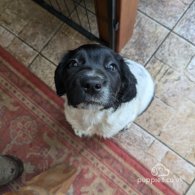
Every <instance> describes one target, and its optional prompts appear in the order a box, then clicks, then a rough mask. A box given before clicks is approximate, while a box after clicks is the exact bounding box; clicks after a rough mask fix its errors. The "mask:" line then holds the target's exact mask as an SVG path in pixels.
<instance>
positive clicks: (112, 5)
mask: <svg viewBox="0 0 195 195" xmlns="http://www.w3.org/2000/svg"><path fill="white" fill-rule="evenodd" d="M115 23H116V0H108V28H109V29H108V30H109V34H110V40H109V47H110V48H112V49H113V50H115V45H116V42H115V37H116V32H115Z"/></svg>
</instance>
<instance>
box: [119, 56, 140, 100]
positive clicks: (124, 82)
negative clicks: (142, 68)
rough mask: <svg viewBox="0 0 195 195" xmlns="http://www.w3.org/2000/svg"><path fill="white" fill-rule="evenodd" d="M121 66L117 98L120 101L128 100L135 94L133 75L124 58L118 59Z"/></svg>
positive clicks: (135, 81)
mask: <svg viewBox="0 0 195 195" xmlns="http://www.w3.org/2000/svg"><path fill="white" fill-rule="evenodd" d="M120 66H121V88H120V92H119V99H120V101H121V103H122V102H128V101H130V100H131V99H133V98H134V97H135V96H136V93H137V90H136V83H137V80H136V78H135V76H134V75H133V74H132V73H131V71H130V69H129V67H128V65H127V64H126V63H125V62H124V60H123V59H122V57H121V59H120Z"/></svg>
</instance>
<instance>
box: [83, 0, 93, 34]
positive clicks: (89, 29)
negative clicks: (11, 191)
mask: <svg viewBox="0 0 195 195" xmlns="http://www.w3.org/2000/svg"><path fill="white" fill-rule="evenodd" d="M83 2H84V7H85V13H86V16H87V21H88V24H89V31H90V32H92V31H91V25H90V21H89V16H88V12H87V6H86V2H85V0H83Z"/></svg>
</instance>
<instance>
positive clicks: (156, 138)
mask: <svg viewBox="0 0 195 195" xmlns="http://www.w3.org/2000/svg"><path fill="white" fill-rule="evenodd" d="M134 123H135V124H136V125H137V126H139V127H140V128H141V129H143V130H144V131H145V132H146V133H148V134H149V135H151V136H152V137H153V138H154V139H155V140H157V141H159V142H160V143H161V144H163V145H164V146H166V147H167V148H168V149H169V150H170V151H172V152H173V153H175V154H177V155H178V156H179V157H180V158H182V159H183V160H184V161H186V162H187V163H189V164H190V165H192V166H193V167H195V165H194V164H193V163H192V162H190V161H189V160H187V159H185V158H184V157H183V156H181V155H180V154H179V153H178V152H176V151H174V150H173V149H172V148H171V147H170V146H168V145H167V144H166V143H164V142H163V141H161V140H160V139H159V138H158V137H156V136H154V135H153V134H152V133H151V132H149V131H148V130H147V129H145V128H144V127H142V126H141V125H139V124H138V123H137V122H134Z"/></svg>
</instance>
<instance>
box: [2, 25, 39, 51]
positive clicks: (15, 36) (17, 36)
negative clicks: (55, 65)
mask: <svg viewBox="0 0 195 195" xmlns="http://www.w3.org/2000/svg"><path fill="white" fill-rule="evenodd" d="M0 26H1V27H3V28H4V29H5V30H7V31H8V32H9V33H11V34H12V35H14V39H15V38H18V39H19V40H20V41H22V42H23V43H25V44H26V45H27V46H29V47H30V48H31V49H33V50H34V51H36V52H37V53H39V51H38V50H36V49H35V48H33V47H32V46H31V45H30V44H29V43H27V42H25V40H23V39H22V38H21V37H19V35H17V34H15V33H14V32H12V31H11V30H10V29H9V28H7V27H6V26H3V25H0ZM14 39H13V40H14ZM11 43H12V42H11ZM11 43H10V44H11ZM10 44H9V45H8V46H7V48H8V47H9V46H10Z"/></svg>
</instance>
